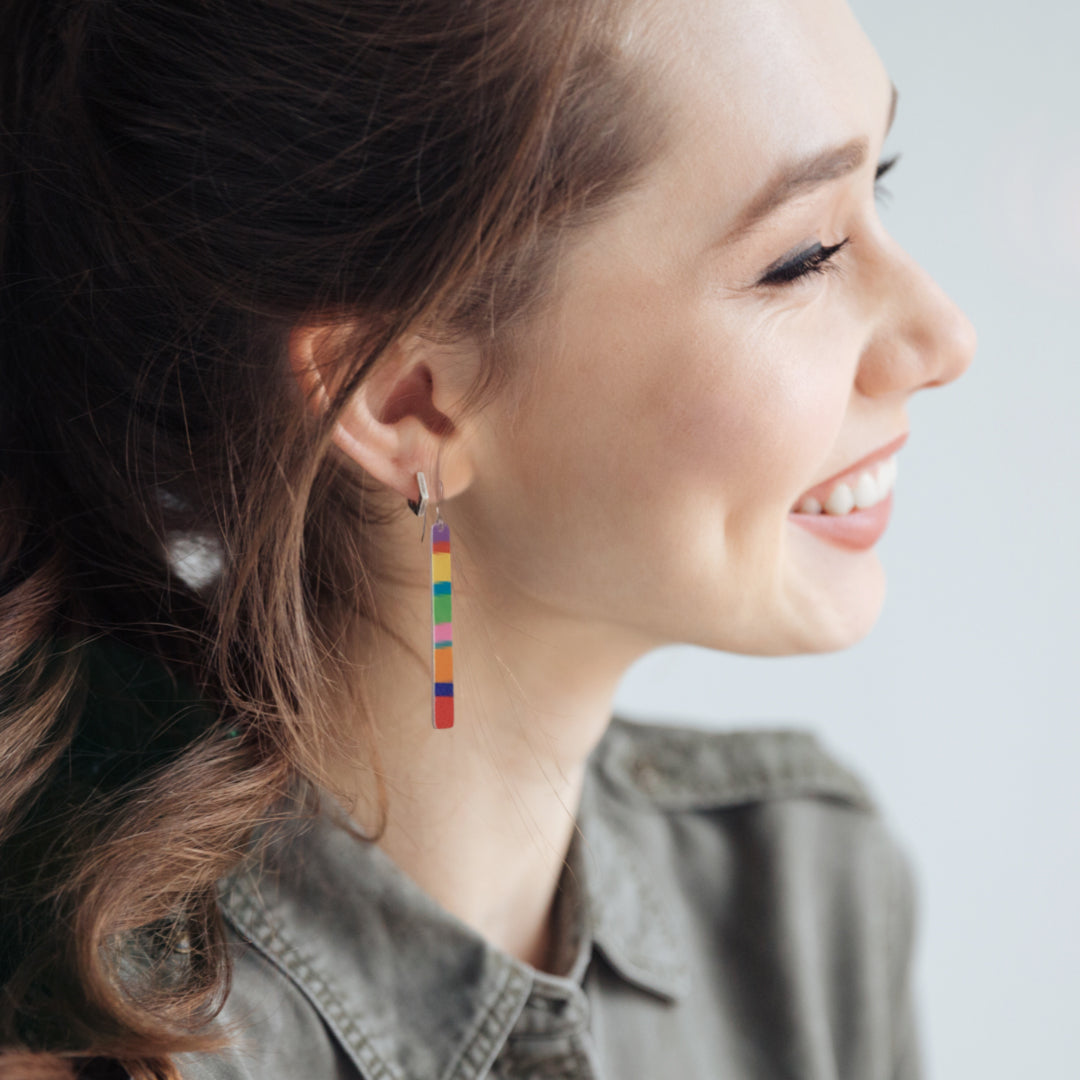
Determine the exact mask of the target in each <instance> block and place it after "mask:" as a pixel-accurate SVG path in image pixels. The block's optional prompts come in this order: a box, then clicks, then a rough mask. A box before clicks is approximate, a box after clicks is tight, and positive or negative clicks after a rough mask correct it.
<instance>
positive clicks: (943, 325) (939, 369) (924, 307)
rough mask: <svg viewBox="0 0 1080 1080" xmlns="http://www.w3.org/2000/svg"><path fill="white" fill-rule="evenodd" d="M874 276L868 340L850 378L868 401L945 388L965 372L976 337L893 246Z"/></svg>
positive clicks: (958, 312) (964, 319)
mask: <svg viewBox="0 0 1080 1080" xmlns="http://www.w3.org/2000/svg"><path fill="white" fill-rule="evenodd" d="M888 243H889V250H888V252H887V253H883V254H882V257H881V259H880V261H879V262H878V263H877V265H876V267H875V270H874V273H875V277H876V282H875V283H874V285H873V288H872V292H873V294H874V298H875V307H876V309H877V312H876V313H877V324H876V328H875V332H874V335H873V337H872V338H871V340H870V342H869V344H868V345H867V346H866V348H865V349H864V351H863V355H862V358H861V360H860V363H859V369H858V373H857V377H856V386H857V387H858V389H859V390H860V391H861V392H862V393H864V394H867V395H870V396H875V397H877V396H882V395H885V394H890V393H896V392H906V393H912V392H914V391H915V390H919V389H922V388H923V387H930V386H945V385H946V384H947V383H950V382H952V381H953V380H954V379H958V378H959V377H960V376H961V375H963V373H964V372H965V371H967V369H968V368H969V367H970V366H971V361H972V360H973V359H974V356H975V349H976V347H977V344H978V335H977V333H976V330H975V327H974V325H973V324H972V322H971V320H970V319H969V318H968V317H967V315H965V314H964V312H963V311H962V310H961V309H960V308H959V307H958V306H957V305H956V303H954V301H953V300H952V299H951V298H950V297H949V296H948V295H947V294H946V293H945V291H944V290H943V289H942V288H941V286H940V285H938V283H937V282H936V281H935V280H934V279H933V278H932V277H931V276H930V275H929V274H928V273H927V272H926V270H924V269H923V267H922V266H921V265H920V264H919V263H918V262H916V261H915V259H913V258H912V257H911V256H910V255H909V254H908V253H907V252H906V251H904V250H903V249H902V248H900V247H899V245H897V244H895V243H893V242H892V241H889V242H888Z"/></svg>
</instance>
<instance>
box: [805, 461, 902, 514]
mask: <svg viewBox="0 0 1080 1080" xmlns="http://www.w3.org/2000/svg"><path fill="white" fill-rule="evenodd" d="M895 483H896V455H895V454H894V455H893V456H892V457H891V458H889V459H888V460H887V461H883V462H881V464H880V465H878V466H877V467H876V468H874V469H867V470H865V471H864V472H861V473H859V475H858V476H857V477H855V479H854V482H853V483H851V484H848V483H840V484H837V485H836V486H835V487H834V488H833V489H832V490H831V491H830V492H829V496H828V498H827V499H826V500H825V505H824V506H822V505H821V503H819V502H818V500H817V499H815V498H812V497H811V496H809V495H807V496H806V497H805V498H804V499H803V500H802V501H801V502H800V503H799V506H798V512H799V513H800V514H820V513H826V514H833V515H834V516H840V515H842V514H848V513H850V512H851V511H852V510H865V509H866V508H867V507H870V506H876V505H877V504H878V503H879V502H881V501H882V500H883V499H885V498H887V497H888V495H889V492H890V491H892V489H893V485H894V484H895Z"/></svg>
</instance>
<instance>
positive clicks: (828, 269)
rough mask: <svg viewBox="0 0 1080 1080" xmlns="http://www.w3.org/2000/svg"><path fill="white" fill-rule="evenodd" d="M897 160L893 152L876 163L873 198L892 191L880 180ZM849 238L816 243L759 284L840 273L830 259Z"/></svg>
mask: <svg viewBox="0 0 1080 1080" xmlns="http://www.w3.org/2000/svg"><path fill="white" fill-rule="evenodd" d="M899 160H900V155H899V154H893V156H892V157H891V158H889V159H888V160H887V161H882V162H879V163H878V167H877V172H876V173H875V175H874V198H875V199H880V198H881V197H882V196H884V195H888V196H891V195H892V192H891V191H889V189H888V188H887V187H884V186H881V184H880V180H881V178H882V177H883V176H884V175H885V174H886V173H887V172H888V171H889V170H890V169H891V168H892V167H893V166H894V165H895V164H896V163H897V162H898V161H899ZM850 240H851V237H850V236H849V237H846V238H845V239H843V240H841V241H840V243H839V244H833V246H832V247H822V246H821V245H820V244H818V245H816V246H815V247H812V248H810V250H809V251H804V252H803V253H802V254H801V255H799V256H798V257H797V258H796V259H794V260H793V261H792V262H789V263H787V264H786V265H784V266H781V267H779V269H777V270H774V271H772V273H771V274H767V275H766V276H765V277H763V278H762V279H761V281H760V282H759V284H760V285H767V286H777V285H779V286H782V285H791V284H792V283H793V282H796V281H799V280H800V279H801V278H806V277H809V276H810V275H811V274H830V273H832V274H835V273H840V272H841V271H842V269H843V267H842V266H841V265H840V263H837V262H831V261H830V260H831V259H832V257H833V256H834V255H835V254H836V253H837V252H838V251H839V250H840V249H841V248H843V247H846V246H847V244H848V243H849V241H850Z"/></svg>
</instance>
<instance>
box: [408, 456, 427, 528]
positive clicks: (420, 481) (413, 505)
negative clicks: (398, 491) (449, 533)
mask: <svg viewBox="0 0 1080 1080" xmlns="http://www.w3.org/2000/svg"><path fill="white" fill-rule="evenodd" d="M416 483H417V486H418V487H419V488H420V498H419V499H417V500H416V501H415V502H414V501H413V500H412V499H406V500H405V501H406V502H407V503H408V504H409V509H410V510H411V511H412V512H413V513H414V514H416V516H417V517H419V518H420V542H421V543H423V541H424V532H425V530H426V528H427V504H428V489H427V480H425V479H424V474H423V473H422V472H418V473H417V474H416Z"/></svg>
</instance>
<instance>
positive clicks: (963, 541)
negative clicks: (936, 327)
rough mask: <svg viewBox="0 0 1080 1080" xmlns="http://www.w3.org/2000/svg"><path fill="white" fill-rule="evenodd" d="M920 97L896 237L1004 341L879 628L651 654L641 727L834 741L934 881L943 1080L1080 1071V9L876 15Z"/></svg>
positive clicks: (922, 513) (907, 545)
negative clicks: (767, 653)
mask: <svg viewBox="0 0 1080 1080" xmlns="http://www.w3.org/2000/svg"><path fill="white" fill-rule="evenodd" d="M852 7H853V9H854V11H855V13H856V15H857V16H858V18H859V19H860V21H861V23H862V25H863V27H864V28H865V29H866V32H867V34H868V35H869V37H870V38H871V40H872V41H873V42H874V45H875V47H876V48H877V51H878V53H879V54H880V56H881V58H882V60H883V61H884V63H885V66H886V68H887V70H888V71H889V74H890V75H891V76H892V78H893V81H894V82H895V83H896V84H897V86H898V87H899V90H900V105H899V109H898V112H897V117H896V123H895V126H894V128H893V131H892V133H891V134H890V136H889V139H888V141H887V142H886V144H885V149H884V156H888V155H889V154H891V153H893V152H895V151H900V152H901V153H902V154H903V160H902V161H901V162H900V164H899V165H898V166H897V167H896V168H895V169H894V170H893V172H892V173H890V175H889V177H888V180H887V181H885V186H886V187H887V188H888V189H889V190H890V191H891V192H892V193H893V198H892V200H891V202H888V203H886V204H885V205H883V206H882V209H881V213H882V215H883V220H884V221H885V222H886V224H887V225H888V226H889V227H890V229H891V230H892V232H893V234H894V236H896V238H897V239H898V240H899V241H900V242H901V243H902V244H904V245H905V247H906V248H907V249H908V250H909V251H910V252H911V253H912V254H913V255H914V256H915V257H917V258H918V259H919V260H920V261H921V262H922V263H923V265H924V266H925V267H926V268H927V269H928V270H929V271H930V272H931V273H932V274H933V275H934V276H935V277H936V279H937V280H938V281H939V282H940V283H941V285H942V286H943V287H944V288H945V289H946V291H947V292H948V293H949V294H950V295H951V296H952V297H953V298H954V299H955V300H956V301H957V303H959V304H960V306H961V307H963V308H964V310H965V311H966V312H967V314H968V316H969V317H970V318H971V320H972V322H974V324H975V326H976V329H977V330H978V332H979V349H978V353H977V355H976V357H975V360H974V362H973V364H972V366H971V368H970V370H969V371H968V372H967V373H966V374H965V375H964V376H963V377H962V378H960V379H959V380H958V381H957V382H955V383H953V384H951V385H950V386H947V387H944V388H936V389H932V390H927V391H923V392H921V393H920V394H917V395H916V396H915V398H914V399H913V400H912V402H911V407H910V410H909V415H910V420H911V436H910V438H909V440H908V443H907V445H906V446H905V448H904V449H903V450H902V451H901V454H900V475H899V479H898V481H897V487H896V496H895V508H894V512H893V517H892V521H891V524H890V526H889V530H888V532H887V533H886V535H885V537H884V538H883V539H882V541H881V542H880V543H879V545H878V551H879V554H880V557H881V560H882V563H883V565H884V567H885V570H886V573H887V574H888V578H889V588H888V595H887V598H886V601H885V608H884V611H883V614H882V617H881V619H880V621H879V622H878V624H877V626H876V627H875V628H874V630H873V631H872V632H871V634H870V635H869V636H868V637H867V638H866V639H865V640H864V641H862V642H860V643H859V644H858V645H856V646H855V647H853V648H851V649H849V650H846V651H844V652H841V653H835V654H831V655H825V656H809V657H794V658H750V657H739V656H732V655H728V654H721V653H714V652H709V651H706V650H703V649H696V648H690V647H676V648H669V649H663V650H659V651H657V652H654V653H652V654H651V655H649V656H647V657H645V658H644V659H642V660H641V661H640V662H639V663H638V664H636V665H635V666H634V667H633V668H632V669H631V670H630V671H629V672H628V674H627V676H626V678H625V679H624V681H623V683H622V684H621V685H620V688H619V693H618V696H617V698H616V703H615V704H616V709H617V710H618V711H619V712H620V713H623V714H625V715H626V716H628V717H630V718H633V717H635V716H639V717H641V718H643V719H664V718H670V719H672V720H676V721H682V720H686V721H690V722H695V723H704V724H708V725H710V726H717V727H732V726H741V725H762V726H766V725H768V726H771V725H773V724H775V723H776V722H777V721H789V722H793V723H798V724H799V725H800V726H807V727H810V728H812V729H813V730H815V731H816V732H817V733H818V734H819V736H821V737H822V739H823V740H824V741H825V744H826V745H827V746H828V747H829V749H831V750H832V751H833V753H834V754H836V756H837V757H839V758H841V759H842V760H844V761H845V762H846V763H848V764H849V765H850V766H852V767H854V768H855V769H856V770H857V771H858V772H859V773H860V774H861V775H862V776H863V777H864V779H866V780H867V781H868V783H869V784H870V786H871V788H872V789H873V790H874V792H875V793H876V795H877V796H878V798H879V800H880V801H881V802H882V803H883V805H884V807H885V812H886V814H887V816H888V818H889V820H890V822H891V824H892V826H893V830H894V832H895V833H896V834H897V835H898V836H899V837H900V839H901V840H902V842H904V843H905V845H906V846H907V848H908V850H909V851H910V853H911V854H912V856H913V858H914V860H915V864H916V872H917V875H918V880H919V889H920V896H919V903H920V927H919V940H918V945H917V955H916V987H917V993H918V995H919V1013H920V1019H921V1022H922V1036H923V1046H924V1056H925V1058H926V1069H927V1078H928V1080H946V1078H949V1080H951V1078H964V1080H968V1078H974V1077H978V1078H979V1080H1016V1078H1017V1077H1021V1076H1023V1077H1038V1078H1039V1080H1075V1078H1076V1077H1077V1076H1080V1022H1078V1016H1080V928H1078V925H1077V924H1078V922H1080V781H1078V768H1080V724H1078V722H1077V721H1078V719H1080V717H1078V715H1077V713H1078V710H1077V706H1076V702H1077V681H1078V679H1080V663H1078V662H1077V656H1078V655H1080V616H1078V612H1080V485H1078V482H1077V471H1078V470H1080V422H1078V416H1080V349H1078V347H1077V334H1078V332H1080V303H1078V302H1077V298H1078V296H1080V76H1078V72H1080V60H1078V56H1080V53H1078V51H1077V49H1078V45H1077V43H1078V42H1080V7H1078V6H1077V5H1076V4H1072V3H1066V2H1065V0H1033V2H1028V3H1025V4H1023V5H1015V4H1005V3H1003V2H1001V0H978V2H976V0H905V2H903V3H900V2H897V0H890V2H888V3H886V2H885V0H852Z"/></svg>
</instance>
